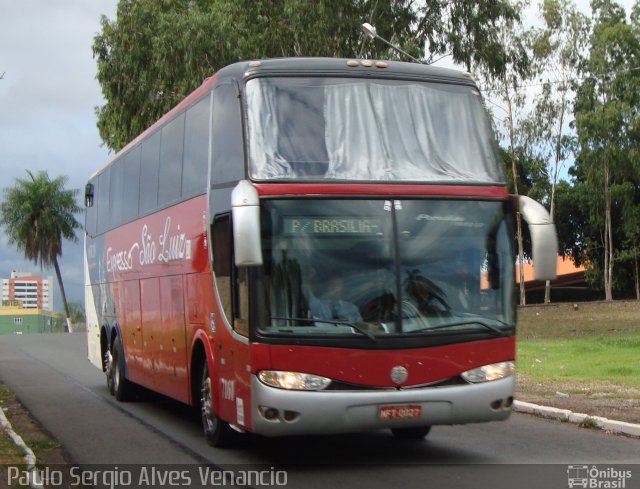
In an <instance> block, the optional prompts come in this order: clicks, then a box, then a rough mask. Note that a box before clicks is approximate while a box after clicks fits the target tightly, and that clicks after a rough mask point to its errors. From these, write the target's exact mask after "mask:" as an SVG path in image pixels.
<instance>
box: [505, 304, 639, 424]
mask: <svg viewBox="0 0 640 489" xmlns="http://www.w3.org/2000/svg"><path fill="white" fill-rule="evenodd" d="M518 316H519V317H518V333H517V334H518V339H517V355H516V364H517V371H518V377H517V384H518V385H517V391H516V397H517V398H518V399H519V400H522V401H529V402H533V403H537V404H543V405H549V406H555V407H559V408H565V409H570V410H572V411H577V412H582V413H587V414H592V415H596V416H603V417H608V418H612V419H619V420H623V421H630V422H634V423H640V303H639V302H637V301H628V302H627V301H615V302H611V303H604V302H593V303H579V304H577V305H576V306H574V304H553V305H548V306H526V307H523V308H520V309H519V313H518Z"/></svg>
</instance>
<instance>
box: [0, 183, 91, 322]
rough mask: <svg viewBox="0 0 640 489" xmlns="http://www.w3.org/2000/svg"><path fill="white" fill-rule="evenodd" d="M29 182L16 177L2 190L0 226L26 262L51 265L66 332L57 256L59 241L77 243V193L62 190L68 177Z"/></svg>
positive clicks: (65, 300) (68, 316) (64, 296)
mask: <svg viewBox="0 0 640 489" xmlns="http://www.w3.org/2000/svg"><path fill="white" fill-rule="evenodd" d="M27 173H28V174H29V177H30V179H24V180H22V179H20V178H16V185H15V187H13V188H6V189H4V201H3V202H2V203H0V225H2V226H4V227H5V231H6V233H7V237H8V239H9V244H15V245H16V247H17V248H18V251H21V252H23V253H24V257H25V258H26V259H27V260H31V261H33V262H34V263H36V264H37V263H39V264H40V268H43V267H47V268H49V267H51V266H52V265H53V267H54V269H55V271H56V276H57V278H58V285H59V286H60V292H61V295H62V303H63V305H64V311H65V314H66V317H67V331H71V319H70V314H69V305H68V304H67V297H66V295H65V293H64V286H63V284H62V275H61V274H60V266H59V265H58V257H59V256H62V239H63V238H64V239H68V240H69V241H73V242H75V241H77V240H78V238H77V237H76V233H75V230H76V229H79V228H81V227H82V226H81V224H80V223H79V222H78V221H77V220H76V218H75V216H74V214H76V213H78V212H80V210H81V209H80V207H79V206H78V205H77V204H76V200H75V196H76V194H77V193H78V191H77V190H65V189H64V187H65V184H66V182H67V177H63V176H61V177H57V178H54V179H53V180H50V179H49V175H48V173H47V172H46V171H39V172H38V173H37V175H36V176H34V175H33V174H32V173H31V172H30V171H28V170H27Z"/></svg>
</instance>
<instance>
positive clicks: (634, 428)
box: [513, 401, 640, 438]
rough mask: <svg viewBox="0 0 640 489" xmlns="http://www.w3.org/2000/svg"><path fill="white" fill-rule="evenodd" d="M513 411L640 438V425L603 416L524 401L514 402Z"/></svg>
mask: <svg viewBox="0 0 640 489" xmlns="http://www.w3.org/2000/svg"><path fill="white" fill-rule="evenodd" d="M513 409H514V411H516V412H520V413H524V414H531V415H534V416H539V417H541V418H547V419H555V420H558V421H564V422H568V423H573V424H577V425H579V426H581V427H583V428H599V429H601V430H604V431H606V432H607V433H614V434H621V435H627V436H633V437H638V438H640V424H634V423H627V422H625V421H614V420H611V419H607V418H603V417H601V416H590V415H588V414H583V413H574V412H573V411H570V410H568V409H559V408H554V407H549V406H540V405H538V404H532V403H529V402H524V401H514V403H513Z"/></svg>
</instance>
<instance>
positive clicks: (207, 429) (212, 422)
mask: <svg viewBox="0 0 640 489" xmlns="http://www.w3.org/2000/svg"><path fill="white" fill-rule="evenodd" d="M200 413H201V418H202V429H203V430H204V436H205V438H206V439H207V441H208V442H209V445H211V446H214V447H217V448H224V447H227V446H229V445H230V443H231V440H232V436H233V430H232V429H231V427H230V426H229V424H228V423H227V422H225V421H223V420H221V419H220V418H219V417H218V416H216V413H215V411H214V407H213V390H212V388H211V377H210V376H209V368H208V367H207V362H206V361H205V363H204V366H203V367H202V379H201V382H200Z"/></svg>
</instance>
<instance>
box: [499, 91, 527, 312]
mask: <svg viewBox="0 0 640 489" xmlns="http://www.w3.org/2000/svg"><path fill="white" fill-rule="evenodd" d="M503 83H504V84H505V90H504V93H505V97H504V98H505V103H506V105H507V121H508V128H509V140H510V156H511V172H512V174H513V193H514V194H515V195H516V196H517V195H518V168H517V161H516V153H515V149H514V145H515V141H514V139H515V137H514V129H513V112H512V109H511V99H510V98H509V96H508V90H507V88H506V81H503ZM516 227H517V228H516V232H517V235H518V260H519V262H520V305H521V306H524V305H525V304H526V303H527V299H526V290H525V286H524V245H523V243H522V215H521V214H520V212H517V213H516Z"/></svg>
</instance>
